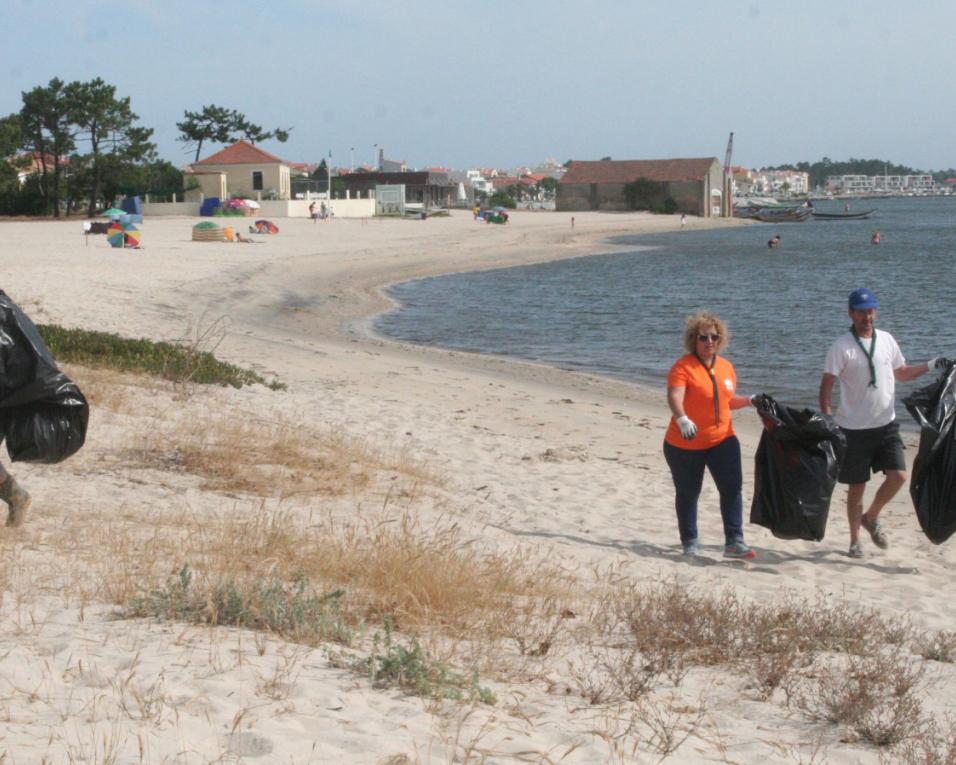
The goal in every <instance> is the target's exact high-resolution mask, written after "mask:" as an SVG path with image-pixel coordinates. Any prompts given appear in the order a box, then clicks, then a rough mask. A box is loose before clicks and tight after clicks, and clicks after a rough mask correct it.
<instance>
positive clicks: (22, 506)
mask: <svg viewBox="0 0 956 765" xmlns="http://www.w3.org/2000/svg"><path fill="white" fill-rule="evenodd" d="M0 499H2V500H3V501H4V502H6V503H7V505H8V506H9V508H10V510H9V512H8V513H7V526H13V527H16V526H22V525H23V522H24V521H25V520H26V519H27V510H28V509H29V508H30V503H31V502H32V501H33V500H32V499H31V498H30V495H29V493H27V491H26V489H24V488H23V487H21V486H20V484H18V483H17V479H16V478H14V477H13V476H10V477H9V478H7V480H6V481H4V482H3V483H2V484H0Z"/></svg>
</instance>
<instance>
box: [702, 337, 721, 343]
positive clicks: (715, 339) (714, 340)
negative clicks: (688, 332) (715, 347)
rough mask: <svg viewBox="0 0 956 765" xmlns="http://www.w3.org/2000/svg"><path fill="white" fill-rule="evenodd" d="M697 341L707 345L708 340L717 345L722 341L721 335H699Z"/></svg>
mask: <svg viewBox="0 0 956 765" xmlns="http://www.w3.org/2000/svg"><path fill="white" fill-rule="evenodd" d="M697 339H698V340H699V341H700V342H702V343H706V342H707V341H708V340H710V341H711V342H712V343H716V342H717V341H718V340H720V335H697Z"/></svg>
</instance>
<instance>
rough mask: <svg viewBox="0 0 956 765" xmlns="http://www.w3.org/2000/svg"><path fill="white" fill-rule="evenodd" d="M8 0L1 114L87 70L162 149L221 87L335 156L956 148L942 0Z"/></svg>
mask: <svg viewBox="0 0 956 765" xmlns="http://www.w3.org/2000/svg"><path fill="white" fill-rule="evenodd" d="M2 2H3V9H4V27H5V28H6V29H7V35H6V39H5V40H4V45H3V49H2V53H0V61H2V73H3V75H4V82H5V85H4V87H3V90H2V93H0V98H2V103H0V110H2V113H4V114H6V113H9V112H12V111H17V110H19V108H20V104H21V100H20V93H21V91H24V90H29V89H31V88H33V87H34V86H36V85H45V84H46V83H47V82H48V81H49V80H50V78H52V77H54V76H57V77H60V78H61V79H63V80H66V81H70V80H89V79H92V78H94V77H97V76H99V77H102V78H103V79H104V80H106V81H107V82H109V83H110V84H113V85H116V86H117V91H118V93H119V94H120V95H123V96H130V97H131V99H132V106H133V109H134V111H135V112H136V113H138V114H139V116H140V118H141V122H142V124H144V125H146V126H148V127H152V128H154V129H155V131H156V132H155V140H156V142H157V144H158V146H159V151H160V154H161V155H162V156H163V157H164V158H165V159H168V160H169V161H171V162H173V163H175V164H177V165H181V164H184V163H185V162H187V161H189V160H191V158H192V157H191V155H190V154H189V153H188V151H187V150H186V149H185V148H184V147H183V146H182V144H179V143H177V141H176V137H177V130H176V122H177V121H180V120H182V117H183V111H184V110H185V109H190V110H198V109H200V108H201V107H202V106H203V105H205V104H210V103H215V104H218V105H221V106H227V107H230V108H234V109H238V110H239V111H241V112H243V113H245V114H246V116H247V117H248V118H249V119H251V120H252V121H253V122H256V123H258V124H260V125H262V126H264V127H266V128H273V127H276V126H282V127H289V126H291V127H292V128H293V131H292V135H291V138H290V140H289V141H288V142H287V143H285V144H280V143H277V142H274V141H270V142H267V143H264V144H262V147H263V148H265V149H267V150H269V151H272V152H273V153H276V154H278V155H279V156H281V157H283V158H285V159H288V160H291V161H302V162H312V161H318V160H319V159H321V158H322V157H323V156H326V155H327V154H328V152H329V151H330V150H331V151H332V154H333V160H332V161H333V163H334V164H336V165H344V166H348V165H349V164H350V162H351V161H352V154H353V152H352V148H353V147H354V161H355V164H361V163H370V162H371V161H372V159H373V156H374V145H375V144H378V145H380V146H382V147H384V148H385V152H386V156H387V157H388V158H390V159H404V160H406V161H407V162H408V163H409V165H411V166H413V167H415V166H417V167H424V166H430V165H445V166H451V167H455V168H467V167H471V166H479V165H480V166H503V167H511V166H514V165H516V164H534V163H536V162H539V161H540V160H542V159H544V158H546V157H554V158H556V159H557V160H558V161H560V162H564V161H565V160H567V159H600V158H601V157H602V156H608V155H609V156H611V157H613V158H614V159H656V158H666V157H676V156H716V157H718V158H720V159H721V161H723V156H724V150H725V148H726V144H727V135H728V133H729V132H730V131H731V130H732V131H734V133H735V139H734V157H733V160H734V164H740V165H746V166H750V167H758V166H762V165H769V164H779V163H783V162H796V161H799V160H809V161H815V160H818V159H820V158H822V157H824V156H827V157H830V158H831V159H835V160H836V159H846V158H849V157H851V156H853V157H862V158H880V159H887V160H891V161H895V162H899V163H903V164H907V165H910V166H913V167H916V168H921V169H940V168H948V167H951V166H956V130H954V126H956V98H954V95H956V94H954V92H953V87H952V82H953V78H954V73H956V46H954V45H953V43H952V39H953V29H954V28H956V2H953V0H914V1H912V2H899V0H801V1H800V2H769V1H768V0H760V1H759V2H751V1H750V0H741V1H740V2H738V1H737V0H695V1H693V2H691V1H690V0H620V2H611V1H610V0H607V1H604V0H587V1H584V0H581V1H579V2H552V1H549V0H537V2H523V1H522V0H509V1H508V2H501V1H499V0H488V1H486V2H480V1H475V2H470V3H465V2H459V1H457V0H444V1H443V2H430V1H428V0H409V1H408V2H402V1H401V0H388V1H384V0H365V1H364V2H327V1H325V0H256V2H249V1H247V0H162V1H160V0H111V1H110V2H105V1H104V2H98V1H95V0H72V2H63V1H62V0H2ZM211 148H217V147H211ZM203 153H204V155H206V154H208V152H206V151H205V150H204V152H203Z"/></svg>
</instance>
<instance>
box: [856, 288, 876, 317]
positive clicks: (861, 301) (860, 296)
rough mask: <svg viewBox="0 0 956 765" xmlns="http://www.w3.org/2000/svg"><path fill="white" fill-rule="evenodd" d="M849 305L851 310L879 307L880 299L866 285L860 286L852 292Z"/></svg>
mask: <svg viewBox="0 0 956 765" xmlns="http://www.w3.org/2000/svg"><path fill="white" fill-rule="evenodd" d="M849 306H850V310H851V311H865V310H866V309H867V308H879V307H880V301H879V300H877V299H876V295H874V294H873V293H872V292H870V290H868V289H867V288H866V287H860V288H859V289H857V290H853V292H851V293H850V300H849Z"/></svg>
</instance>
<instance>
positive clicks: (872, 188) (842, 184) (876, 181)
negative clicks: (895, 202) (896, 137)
mask: <svg viewBox="0 0 956 765" xmlns="http://www.w3.org/2000/svg"><path fill="white" fill-rule="evenodd" d="M825 188H826V190H827V192H828V193H830V194H847V195H862V194H935V193H937V192H938V191H939V186H938V184H937V183H936V181H934V180H933V176H932V175H929V174H926V173H921V174H918V175H831V176H829V177H828V178H827V181H826V186H825Z"/></svg>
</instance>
